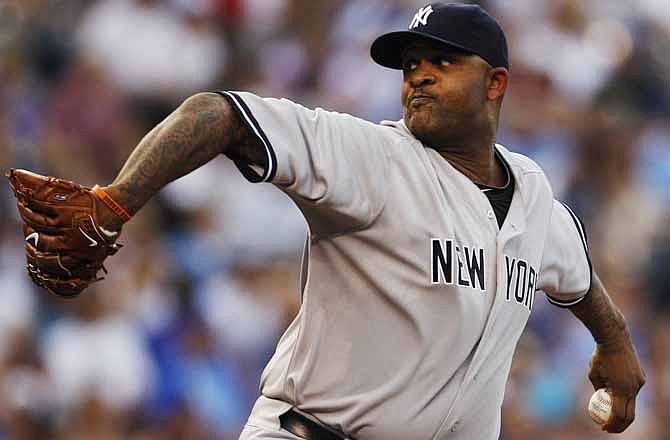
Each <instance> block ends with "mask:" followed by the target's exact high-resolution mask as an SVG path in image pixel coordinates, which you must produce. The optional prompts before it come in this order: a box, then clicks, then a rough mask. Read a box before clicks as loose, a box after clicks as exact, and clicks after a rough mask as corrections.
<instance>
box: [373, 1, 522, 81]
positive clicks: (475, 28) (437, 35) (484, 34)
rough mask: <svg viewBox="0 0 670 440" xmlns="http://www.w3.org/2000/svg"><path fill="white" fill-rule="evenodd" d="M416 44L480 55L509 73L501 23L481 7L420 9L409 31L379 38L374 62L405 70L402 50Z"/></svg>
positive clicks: (438, 4)
mask: <svg viewBox="0 0 670 440" xmlns="http://www.w3.org/2000/svg"><path fill="white" fill-rule="evenodd" d="M417 41H433V42H438V43H443V44H445V45H447V46H451V47H454V48H457V49H461V50H463V51H466V52H470V53H473V54H477V55H479V56H480V57H481V58H483V59H484V60H485V61H486V62H488V63H489V64H490V65H491V66H492V67H505V68H507V69H509V61H508V56H507V40H506V39H505V33H504V32H503V30H502V27H500V24H499V23H498V21H497V20H496V19H495V18H493V17H492V16H491V15H489V14H488V13H487V12H486V11H485V10H484V9H482V8H481V7H480V6H478V5H466V4H445V3H431V4H429V5H426V6H424V7H423V8H421V9H419V11H418V12H417V13H416V14H414V17H413V18H412V20H411V21H410V23H409V27H408V30H406V31H396V32H389V33H387V34H384V35H382V36H380V37H378V38H377V39H376V40H375V41H374V43H372V47H371V48H370V55H371V56H372V59H373V60H374V61H375V62H376V63H377V64H381V65H382V66H384V67H389V68H391V69H402V63H401V60H400V56H401V54H402V52H403V50H404V49H405V48H406V47H407V46H408V45H409V44H411V43H414V42H417Z"/></svg>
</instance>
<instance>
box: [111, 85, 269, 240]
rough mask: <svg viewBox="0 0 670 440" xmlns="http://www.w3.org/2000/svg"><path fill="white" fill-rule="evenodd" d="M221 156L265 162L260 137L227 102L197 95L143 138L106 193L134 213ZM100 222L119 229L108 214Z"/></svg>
mask: <svg viewBox="0 0 670 440" xmlns="http://www.w3.org/2000/svg"><path fill="white" fill-rule="evenodd" d="M219 154H226V155H228V156H229V157H235V158H240V159H241V160H245V161H247V162H249V163H253V164H256V165H259V166H264V163H265V154H264V153H263V152H262V146H261V145H260V143H259V141H258V139H257V138H256V137H255V136H253V135H252V134H251V133H250V131H249V130H248V128H247V127H246V126H245V124H243V123H242V121H241V120H240V118H239V116H238V114H237V113H236V112H235V111H234V110H233V109H232V107H231V105H230V104H229V102H228V101H227V100H226V99H223V98H222V97H221V96H220V95H218V94H215V93H199V94H196V95H193V96H191V97H190V98H188V99H186V100H185V101H184V102H183V103H182V104H181V105H180V106H179V107H178V108H177V109H176V110H175V111H174V112H172V113H171V114H170V115H169V116H168V117H167V118H166V119H165V120H163V121H162V122H161V123H160V124H158V125H157V126H156V127H154V128H153V129H152V130H151V131H150V132H149V133H148V134H147V135H146V136H144V138H143V139H142V140H141V141H140V143H139V144H138V145H137V147H136V148H135V149H134V150H133V152H132V154H131V155H130V157H128V159H127V160H126V163H125V164H124V165H123V168H122V169H121V171H120V172H119V174H118V176H117V177H116V179H115V180H114V182H112V184H111V185H109V186H107V187H105V188H104V189H105V190H106V191H107V193H108V194H109V195H110V196H111V197H112V198H113V199H114V200H115V201H116V202H117V203H119V204H120V205H121V206H123V207H124V208H125V209H126V211H128V212H129V213H130V214H131V215H133V214H135V213H136V212H137V211H139V210H140V208H142V206H144V204H145V203H146V202H147V201H148V200H149V199H151V197H153V196H154V195H155V194H156V193H157V192H158V191H160V190H161V189H162V188H163V187H164V186H165V185H167V184H168V183H170V182H172V181H173V180H176V179H178V178H179V177H182V176H184V175H186V174H188V173H190V172H191V171H193V170H195V169H196V168H199V167H200V166H202V165H204V164H205V163H207V162H209V161H210V160H212V159H213V158H215V157H216V156H218V155H219ZM101 206H102V204H101ZM101 209H105V208H104V207H101ZM104 221H105V223H106V226H107V227H108V228H110V229H112V230H115V229H120V228H121V224H120V222H119V219H118V217H116V216H115V215H112V214H111V212H106V213H104Z"/></svg>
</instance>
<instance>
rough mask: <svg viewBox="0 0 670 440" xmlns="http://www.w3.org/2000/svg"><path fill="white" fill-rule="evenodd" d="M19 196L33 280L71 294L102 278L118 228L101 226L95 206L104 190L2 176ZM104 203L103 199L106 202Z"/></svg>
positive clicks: (19, 173) (24, 174)
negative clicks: (99, 274) (100, 273)
mask: <svg viewBox="0 0 670 440" xmlns="http://www.w3.org/2000/svg"><path fill="white" fill-rule="evenodd" d="M5 175H6V176H7V178H8V179H9V184H10V185H11V187H12V190H13V191H14V195H15V196H16V199H17V206H18V209H19V214H20V215H21V219H23V222H24V225H23V233H24V236H25V240H26V258H27V269H28V274H29V275H30V278H31V279H32V280H33V282H34V283H35V284H37V285H38V286H40V287H43V288H45V289H47V290H48V291H49V292H51V293H53V294H56V295H58V296H61V297H73V296H76V295H78V294H79V293H81V291H82V290H84V289H85V288H86V287H88V286H89V285H90V284H91V283H94V282H96V281H100V280H101V279H102V278H101V277H99V276H98V273H99V272H100V270H101V269H102V270H103V271H104V272H105V273H107V270H106V269H105V267H104V266H103V264H102V263H103V261H104V260H105V258H107V257H108V256H109V255H113V254H115V253H116V252H117V251H118V250H119V248H120V247H121V244H119V243H116V239H117V238H118V237H119V233H120V231H106V230H105V229H103V228H102V227H101V226H100V223H99V219H98V214H97V213H98V212H99V211H98V209H97V208H98V206H99V204H100V202H101V201H102V200H103V199H101V196H99V195H97V194H102V197H103V198H104V196H105V193H104V192H101V190H100V189H99V188H98V187H97V186H96V187H95V188H93V189H90V188H86V187H84V186H81V185H78V184H76V183H73V182H68V181H65V180H61V179H56V178H54V177H46V176H41V175H39V174H35V173H32V172H30V171H25V170H16V169H12V170H10V171H8V172H7V173H6V174H5ZM106 203H107V202H106Z"/></svg>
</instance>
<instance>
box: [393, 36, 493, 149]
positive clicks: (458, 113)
mask: <svg viewBox="0 0 670 440" xmlns="http://www.w3.org/2000/svg"><path fill="white" fill-rule="evenodd" d="M402 66H403V87H402V106H403V118H404V120H405V124H406V125H407V127H408V128H409V129H410V131H411V132H412V134H414V136H415V137H416V138H417V139H419V140H420V141H422V142H423V143H424V144H425V145H427V146H431V147H436V148H437V147H440V146H442V145H448V144H450V143H453V142H459V141H460V140H461V139H467V137H468V133H470V134H469V135H470V136H471V131H472V129H473V127H476V126H477V125H478V124H477V121H481V120H482V118H486V104H487V101H488V100H487V88H486V85H487V81H486V79H487V73H488V71H489V69H490V66H488V64H487V63H486V62H485V61H484V60H482V59H481V58H480V57H478V56H477V55H472V54H469V53H465V52H461V51H458V50H454V49H448V48H444V47H435V46H433V45H429V44H426V43H417V44H414V45H412V46H410V47H409V48H408V49H406V50H405V51H404V53H403V54H402Z"/></svg>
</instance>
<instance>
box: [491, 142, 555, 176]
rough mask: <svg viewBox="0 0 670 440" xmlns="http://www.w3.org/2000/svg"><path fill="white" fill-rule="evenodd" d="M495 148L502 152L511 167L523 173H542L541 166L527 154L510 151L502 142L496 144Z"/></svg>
mask: <svg viewBox="0 0 670 440" xmlns="http://www.w3.org/2000/svg"><path fill="white" fill-rule="evenodd" d="M496 148H497V149H498V151H499V152H500V154H502V156H503V157H504V158H505V160H507V163H509V165H510V166H511V167H512V168H517V169H518V170H519V171H520V172H521V173H523V174H542V175H544V171H543V170H542V167H540V165H538V164H537V162H535V161H534V160H533V159H531V158H530V157H528V156H525V155H523V154H521V153H517V152H514V151H510V150H509V149H507V147H505V146H504V145H502V144H496Z"/></svg>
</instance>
